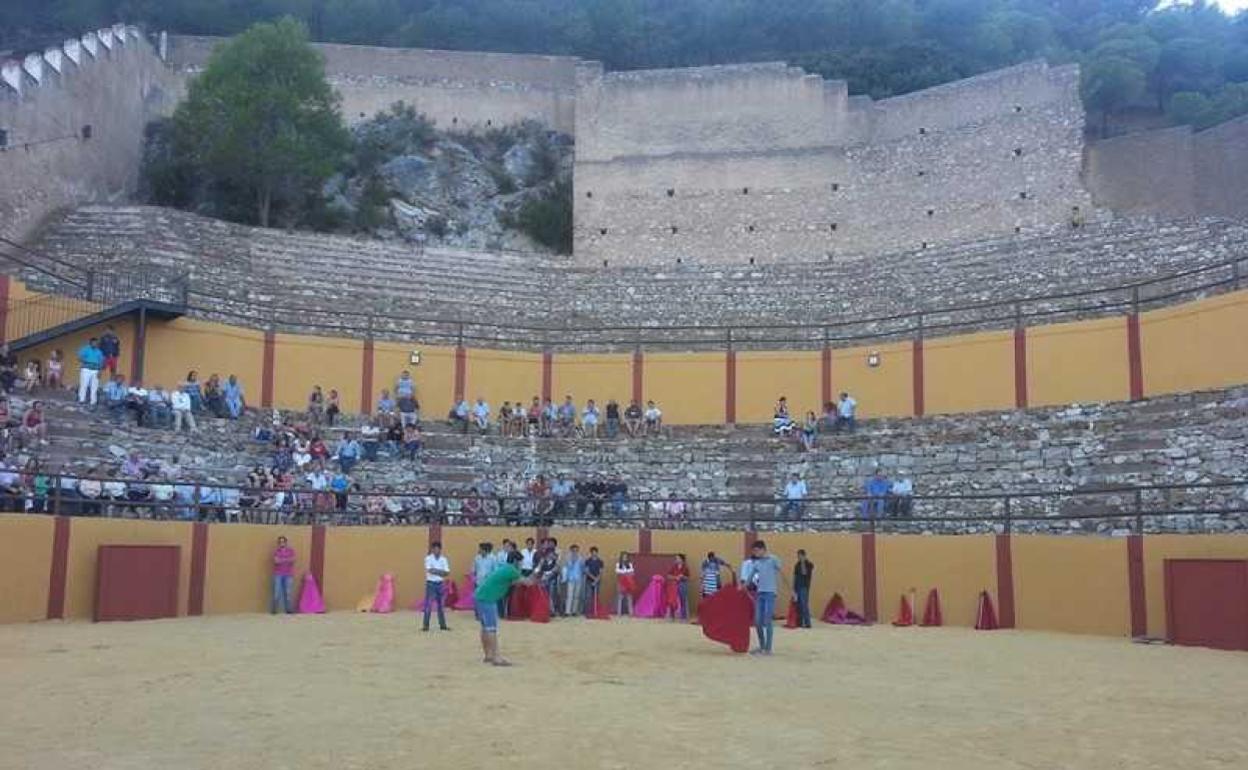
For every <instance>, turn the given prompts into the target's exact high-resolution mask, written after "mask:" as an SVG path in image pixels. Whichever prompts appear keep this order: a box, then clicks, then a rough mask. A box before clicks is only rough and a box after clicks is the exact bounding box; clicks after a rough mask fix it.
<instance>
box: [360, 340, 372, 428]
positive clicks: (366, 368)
mask: <svg viewBox="0 0 1248 770" xmlns="http://www.w3.org/2000/svg"><path fill="white" fill-rule="evenodd" d="M374 359H375V353H374V348H373V338H372V337H368V338H366V339H365V340H364V360H363V362H362V363H361V366H360V413H361V414H372V412H373V361H374Z"/></svg>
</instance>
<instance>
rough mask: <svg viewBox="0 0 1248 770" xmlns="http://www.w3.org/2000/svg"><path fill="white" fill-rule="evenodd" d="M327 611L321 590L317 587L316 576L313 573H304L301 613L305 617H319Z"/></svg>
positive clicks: (301, 591)
mask: <svg viewBox="0 0 1248 770" xmlns="http://www.w3.org/2000/svg"><path fill="white" fill-rule="evenodd" d="M324 611H325V600H324V599H322V598H321V589H320V588H318V587H317V585H316V576H315V575H313V574H312V573H311V572H305V573H303V588H302V589H301V590H300V591H299V612H300V613H301V614H304V615H319V614H320V613H322V612H324Z"/></svg>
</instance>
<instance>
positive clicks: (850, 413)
mask: <svg viewBox="0 0 1248 770" xmlns="http://www.w3.org/2000/svg"><path fill="white" fill-rule="evenodd" d="M857 413H858V402H857V401H855V400H854V399H853V397H852V396H850V395H849V394H848V393H842V394H841V400H840V401H838V402H836V427H835V430H836V432H837V433H840V432H841V431H842V430H847V431H849V432H850V433H853V432H854V430H856V429H857V427H858V418H857Z"/></svg>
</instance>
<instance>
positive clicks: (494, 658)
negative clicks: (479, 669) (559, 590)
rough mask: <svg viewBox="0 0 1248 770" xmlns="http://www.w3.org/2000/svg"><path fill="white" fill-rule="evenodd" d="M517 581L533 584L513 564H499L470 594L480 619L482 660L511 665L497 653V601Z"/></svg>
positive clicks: (527, 584)
mask: <svg viewBox="0 0 1248 770" xmlns="http://www.w3.org/2000/svg"><path fill="white" fill-rule="evenodd" d="M517 583H519V584H521V585H526V586H529V585H533V578H531V577H530V578H526V577H521V575H520V570H518V569H516V565H514V564H501V565H498V568H497V569H495V570H494V571H493V572H491V573H490V574H489V575H488V576H487V577H486V579H485V581H484V582H482V583H479V584H478V585H477V590H476V591H474V592H473V594H472V598H473V603H474V604H475V605H476V606H477V619H478V620H480V621H481V651H482V652H483V653H484V654H485V657H484V659H483V662H485V663H488V664H490V665H494V666H510V665H511V663H509V662H507V660H506V659H505V658H503V657H502V656H501V655H499V654H498V603H499V602H500V601H502V599H503V597H504V596H506V595H507V593H508V592H509V591H511V589H512V586H514V585H516V584H517Z"/></svg>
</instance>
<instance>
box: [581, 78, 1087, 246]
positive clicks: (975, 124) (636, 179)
mask: <svg viewBox="0 0 1248 770" xmlns="http://www.w3.org/2000/svg"><path fill="white" fill-rule="evenodd" d="M1077 86H1078V71H1077V69H1076V68H1074V67H1056V68H1054V67H1049V66H1048V65H1046V64H1044V63H1043V62H1031V63H1027V64H1022V65H1019V66H1016V67H1011V68H1009V69H1005V70H999V71H997V72H992V73H988V74H986V75H981V76H979V77H975V78H969V79H967V80H962V81H958V82H956V83H950V84H947V85H944V86H938V87H936V88H931V89H927V90H924V91H920V92H917V93H914V94H908V95H906V96H901V97H896V98H893V99H886V100H883V101H880V102H872V101H871V100H870V99H864V98H850V97H849V96H848V93H847V90H846V85H845V83H844V82H843V81H831V82H825V81H824V80H823V79H822V78H820V77H818V76H815V75H809V74H807V73H805V72H803V71H802V70H800V69H796V68H792V67H786V66H784V65H783V64H777V63H768V64H751V65H734V66H727V67H702V68H695V69H689V70H658V71H652V72H619V73H608V74H603V73H602V72H601V71H600V70H598V69H595V68H591V67H583V68H582V69H581V70H580V85H579V90H578V104H577V107H578V109H577V132H576V139H577V155H576V170H575V175H576V177H575V195H576V203H575V207H576V217H575V222H576V225H575V243H576V246H575V251H576V255H577V258H578V261H580V262H582V263H585V264H598V263H600V262H601V261H603V260H606V261H608V262H609V263H615V264H639V263H640V264H645V263H654V262H665V263H673V262H675V261H676V260H677V259H680V260H681V261H682V262H728V263H738V264H740V263H744V262H747V261H757V262H782V261H810V260H821V259H827V258H838V257H845V256H858V255H863V254H869V253H873V252H879V251H884V250H896V249H911V248H918V249H922V248H926V247H928V246H934V245H937V244H947V243H956V242H959V241H966V240H972V239H975V238H982V237H986V236H994V235H1002V234H1013V233H1016V232H1024V231H1025V232H1030V233H1034V232H1037V231H1039V230H1044V229H1047V228H1054V227H1064V226H1067V225H1068V223H1069V222H1070V221H1071V217H1072V212H1073V211H1074V209H1075V208H1076V207H1078V208H1079V209H1080V210H1081V212H1082V213H1081V216H1083V217H1085V218H1086V217H1087V216H1089V215H1090V211H1089V209H1090V202H1091V201H1090V198H1089V196H1088V194H1087V193H1086V192H1085V190H1084V188H1083V184H1082V183H1081V181H1080V178H1079V174H1080V169H1081V164H1082V153H1083V111H1082V107H1081V106H1080V104H1079V99H1078V88H1077Z"/></svg>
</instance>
